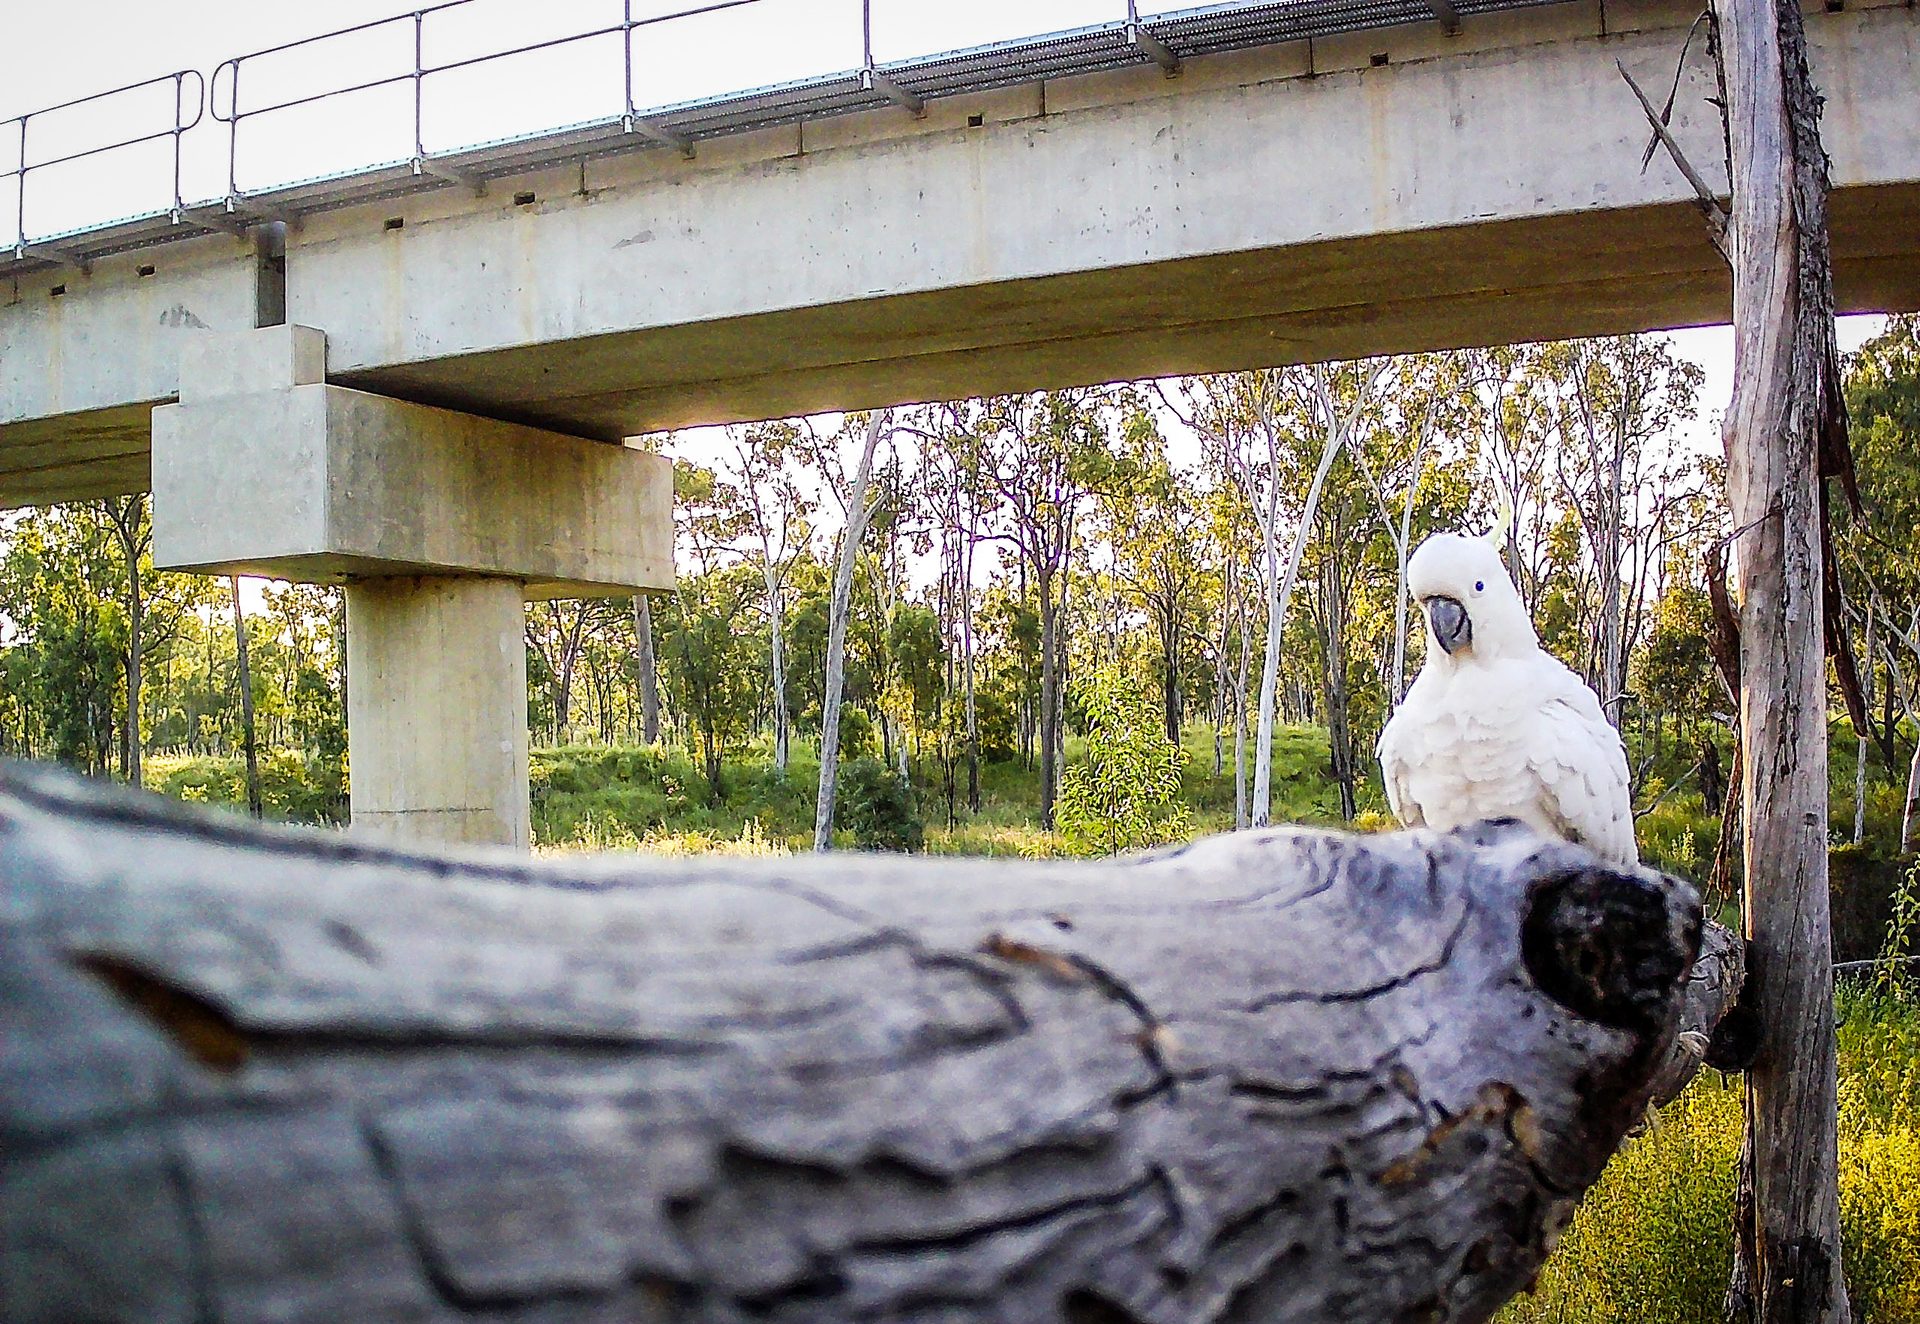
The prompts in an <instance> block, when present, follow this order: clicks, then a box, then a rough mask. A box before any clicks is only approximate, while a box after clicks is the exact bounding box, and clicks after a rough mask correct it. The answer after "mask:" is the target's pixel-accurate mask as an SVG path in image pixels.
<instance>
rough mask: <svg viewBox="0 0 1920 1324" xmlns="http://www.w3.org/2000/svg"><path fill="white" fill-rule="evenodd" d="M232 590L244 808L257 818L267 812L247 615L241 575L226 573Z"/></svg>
mask: <svg viewBox="0 0 1920 1324" xmlns="http://www.w3.org/2000/svg"><path fill="white" fill-rule="evenodd" d="M227 587H228V588H229V589H231V590H232V592H233V672H234V683H235V684H236V685H238V686H239V687H240V744H241V746H242V748H243V749H244V751H245V753H246V758H247V812H248V813H250V814H252V815H253V816H254V817H255V818H259V817H260V816H261V815H262V814H264V813H265V812H266V804H265V802H264V801H263V800H262V799H261V796H260V742H259V738H258V733H257V732H256V731H255V729H254V725H253V668H252V667H251V666H250V665H249V664H248V662H247V618H246V616H245V615H244V614H243V613H242V612H241V610H240V577H239V576H238V575H229V576H227Z"/></svg>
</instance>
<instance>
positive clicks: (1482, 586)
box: [1473, 579, 1487, 593]
mask: <svg viewBox="0 0 1920 1324" xmlns="http://www.w3.org/2000/svg"><path fill="white" fill-rule="evenodd" d="M1473 591H1474V592H1475V593H1485V592H1486V591H1487V585H1486V581H1484V580H1479V579H1476V580H1474V581H1473Z"/></svg>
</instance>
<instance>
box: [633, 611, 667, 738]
mask: <svg viewBox="0 0 1920 1324" xmlns="http://www.w3.org/2000/svg"><path fill="white" fill-rule="evenodd" d="M633 639H634V665H635V667H636V668H637V669H638V672H639V676H640V739H641V740H642V741H644V742H645V743H647V744H649V745H652V744H656V743H658V741H659V739H660V666H659V663H658V661H657V660H656V659H655V657H654V652H653V604H652V603H651V602H650V601H649V600H648V599H647V595H646V594H644V593H636V594H634V597H633Z"/></svg>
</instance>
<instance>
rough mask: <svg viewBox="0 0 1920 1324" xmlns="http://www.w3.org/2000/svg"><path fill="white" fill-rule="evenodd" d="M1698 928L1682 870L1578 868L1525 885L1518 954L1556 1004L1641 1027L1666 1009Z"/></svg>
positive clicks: (1696, 949)
mask: <svg viewBox="0 0 1920 1324" xmlns="http://www.w3.org/2000/svg"><path fill="white" fill-rule="evenodd" d="M1676 890H1678V891H1680V892H1684V893H1685V896H1683V897H1676V896H1675V892H1676ZM1676 902H1679V904H1676ZM1700 933H1701V916H1700V905H1699V899H1698V897H1697V895H1695V894H1694V892H1693V889H1692V888H1691V887H1690V886H1689V885H1688V884H1686V883H1684V882H1682V881H1681V880H1679V879H1677V878H1671V877H1667V876H1665V875H1659V874H1652V873H1647V872H1642V873H1639V874H1624V873H1621V872H1619V871H1616V870H1607V869H1600V868H1580V869H1572V870H1568V871H1565V872H1559V873H1554V874H1551V875H1549V876H1548V877H1546V878H1543V879H1542V880H1540V881H1539V882H1538V883H1536V884H1535V885H1534V886H1533V889H1532V891H1531V894H1530V895H1529V897H1528V899H1527V908H1526V915H1525V918H1524V919H1523V920H1522V924H1521V938H1520V941H1521V955H1522V958H1523V959H1524V960H1525V962H1526V966H1527V970H1528V972H1529V973H1530V974H1531V975H1532V976H1533V978H1534V980H1535V982H1537V983H1538V984H1539V985H1540V988H1541V991H1542V992H1544V993H1546V994H1547V996H1548V997H1551V998H1552V999H1553V1000H1554V1001H1556V1002H1558V1003H1560V1004H1561V1005H1562V1006H1565V1007H1567V1008H1568V1009H1570V1010H1572V1011H1574V1012H1576V1013H1578V1014H1579V1015H1581V1016H1583V1017H1585V1018H1586V1019H1588V1020H1591V1021H1595V1022H1597V1023H1599V1024H1601V1025H1607V1026H1612V1027H1615V1028H1617V1029H1623V1030H1634V1031H1641V1032H1645V1031H1652V1030H1658V1029H1660V1028H1661V1027H1663V1026H1664V1025H1665V1024H1666V1022H1667V1021H1668V1020H1670V1019H1671V1017H1672V1015H1673V1007H1674V997H1673V991H1674V989H1675V988H1676V986H1678V985H1679V983H1680V981H1681V980H1682V979H1683V978H1684V977H1685V975H1686V974H1687V972H1688V970H1689V969H1691V968H1692V966H1693V963H1694V960H1695V958H1696V957H1698V956H1699V954H1700Z"/></svg>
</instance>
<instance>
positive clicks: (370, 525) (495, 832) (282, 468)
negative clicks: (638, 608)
mask: <svg viewBox="0 0 1920 1324" xmlns="http://www.w3.org/2000/svg"><path fill="white" fill-rule="evenodd" d="M179 391H180V400H179V403H177V404H172V405H165V406H162V407H160V408H158V409H156V410H155V411H154V421H153V556H154V564H155V565H156V566H157V567H159V568H160V569H165V570H179V571H191V572H199V573H208V574H258V575H270V576H274V577H277V578H282V579H291V580H297V581H306V582H319V583H344V584H345V585H346V592H347V666H348V741H349V755H350V766H351V796H352V810H353V822H354V825H355V827H356V829H358V830H360V831H362V832H363V833H371V834H374V835H378V836H388V837H398V838H406V839H414V840H434V841H447V842H476V843H496V844H503V845H519V846H525V845H527V844H528V840H529V805H528V795H527V689H526V656H525V642H524V625H525V605H524V604H525V600H526V598H527V597H529V596H533V597H589V596H603V595H620V596H625V595H629V594H632V593H636V592H644V591H658V590H663V589H669V588H671V587H672V586H673V561H672V556H673V523H672V493H673V475H672V467H671V465H670V464H669V463H668V462H667V461H666V460H665V459H664V458H662V457H660V456H657V455H650V454H646V453H644V452H642V451H639V450H635V449H632V448H629V447H625V446H619V445H608V444H606V443H603V442H596V441H587V440H583V439H581V438H577V437H569V436H563V435H558V434H554V433H547V432H541V431H539V430H537V429H533V428H528V427H523V426H520V425H518V424H513V423H502V422H498V421H496V420H493V419H484V418H477V417H475V416H473V415H468V414H460V413H456V412H454V411H451V410H444V409H436V408H431V407H429V406H425V405H418V404H412V403H408V402H406V401H400V400H392V399H388V398H385V397H382V396H376V395H371V394H368V393H366V392H362V391H354V390H349V389H346V388H343V387H338V386H333V385H329V384H328V383H327V381H326V337H325V336H324V335H323V334H322V333H321V332H319V331H317V330H314V329H312V328H309V327H299V326H275V327H267V328H263V329H258V330H248V331H240V332H227V333H211V332H209V333H203V334H201V335H200V336H197V337H195V338H194V339H193V340H192V341H191V342H189V344H188V345H187V347H186V350H185V353H184V355H183V359H182V363H181V365H180V380H179Z"/></svg>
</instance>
